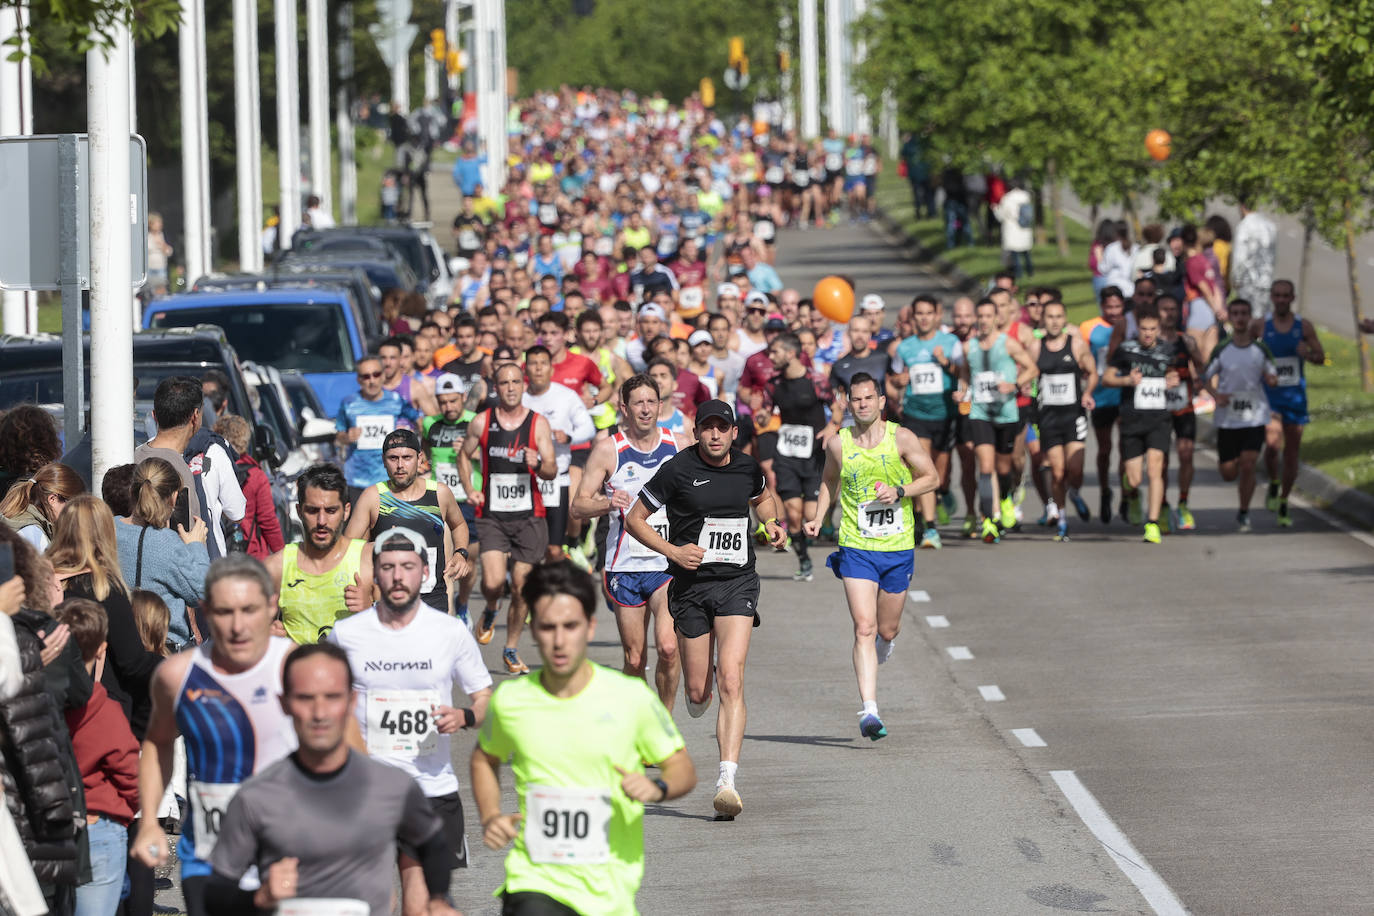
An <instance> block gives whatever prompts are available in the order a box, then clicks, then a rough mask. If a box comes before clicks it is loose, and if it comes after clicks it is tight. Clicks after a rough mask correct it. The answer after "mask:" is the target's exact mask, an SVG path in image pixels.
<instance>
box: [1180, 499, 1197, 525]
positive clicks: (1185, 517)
mask: <svg viewBox="0 0 1374 916" xmlns="http://www.w3.org/2000/svg"><path fill="white" fill-rule="evenodd" d="M1196 527H1197V520H1196V519H1194V518H1193V513H1192V512H1191V511H1190V510H1189V509H1188V504H1187V503H1179V504H1178V530H1179V531H1192V530H1193V529H1194V528H1196Z"/></svg>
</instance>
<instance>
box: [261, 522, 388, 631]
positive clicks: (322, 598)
mask: <svg viewBox="0 0 1374 916" xmlns="http://www.w3.org/2000/svg"><path fill="white" fill-rule="evenodd" d="M365 543H366V542H365V541H363V540H360V539H356V538H355V539H354V540H353V541H352V542H351V543H350V544H349V545H348V549H347V550H346V551H345V552H344V555H343V557H342V558H341V559H340V560H339V565H338V566H335V567H334V568H333V569H331V570H329V572H325V573H320V574H318V575H315V574H312V573H308V572H305V571H304V570H302V569H301V568H300V566H299V565H298V563H297V555H298V553H299V551H300V545H298V544H287V545H286V549H285V550H283V551H282V556H281V596H280V597H279V598H278V599H277V606H278V607H279V608H281V622H282V626H284V627H286V635H287V636H290V637H291V640H292V641H293V642H295V643H297V644H298V645H302V646H303V645H305V644H307V643H312V642H320V641H321V640H323V639H324V638H325V637H326V636H328V635H329V631H330V630H332V629H334V624H335V622H337V621H339V620H343V619H344V618H345V617H350V616H352V615H351V614H350V613H349V610H348V608H347V606H346V605H345V604H344V589H345V588H347V587H348V586H350V585H352V584H353V576H354V574H355V573H357V572H358V569H359V564H360V563H361V562H362V556H363V545H364V544H365Z"/></svg>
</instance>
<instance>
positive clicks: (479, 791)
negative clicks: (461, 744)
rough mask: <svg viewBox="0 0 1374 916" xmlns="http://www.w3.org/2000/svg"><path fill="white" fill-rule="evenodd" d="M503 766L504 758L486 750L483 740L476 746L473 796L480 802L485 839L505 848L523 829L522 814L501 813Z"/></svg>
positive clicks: (473, 769)
mask: <svg viewBox="0 0 1374 916" xmlns="http://www.w3.org/2000/svg"><path fill="white" fill-rule="evenodd" d="M500 769H501V760H500V758H498V757H495V756H493V755H492V754H488V753H487V752H486V751H484V750H482V745H481V744H480V743H479V744H478V745H477V746H476V747H474V748H473V749H472V765H471V773H472V797H473V799H474V800H475V801H476V802H477V820H478V822H479V823H481V825H482V842H483V843H485V844H486V845H487V848H489V849H500V848H502V847H503V846H505V845H506V844H507V843H509V842H510V841H511V840H513V839H515V835H516V832H517V831H518V830H519V829H520V819H521V815H519V814H502V813H501V780H500V777H499V775H498V774H499V772H500Z"/></svg>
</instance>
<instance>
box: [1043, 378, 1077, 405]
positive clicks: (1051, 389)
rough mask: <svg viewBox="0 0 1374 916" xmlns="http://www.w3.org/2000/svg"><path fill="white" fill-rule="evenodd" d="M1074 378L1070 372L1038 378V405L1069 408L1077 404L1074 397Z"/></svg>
mask: <svg viewBox="0 0 1374 916" xmlns="http://www.w3.org/2000/svg"><path fill="white" fill-rule="evenodd" d="M1074 382H1075V377H1074V374H1073V373H1072V372H1059V373H1056V374H1054V375H1042V376H1040V403H1041V405H1042V406H1044V407H1071V406H1073V405H1074V404H1076V403H1077V402H1078V399H1077V398H1075V397H1074V389H1075V388H1076V387H1077V386H1076V385H1075V384H1074Z"/></svg>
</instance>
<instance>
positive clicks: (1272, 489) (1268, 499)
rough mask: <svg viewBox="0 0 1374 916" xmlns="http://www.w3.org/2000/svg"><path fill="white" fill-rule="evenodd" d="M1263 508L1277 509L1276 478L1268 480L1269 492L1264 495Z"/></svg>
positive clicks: (1277, 488) (1271, 510) (1272, 510)
mask: <svg viewBox="0 0 1374 916" xmlns="http://www.w3.org/2000/svg"><path fill="white" fill-rule="evenodd" d="M1264 508H1266V509H1268V510H1269V511H1270V512H1277V511H1279V482H1278V481H1277V480H1271V481H1269V492H1268V493H1266V494H1265V496H1264Z"/></svg>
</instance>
